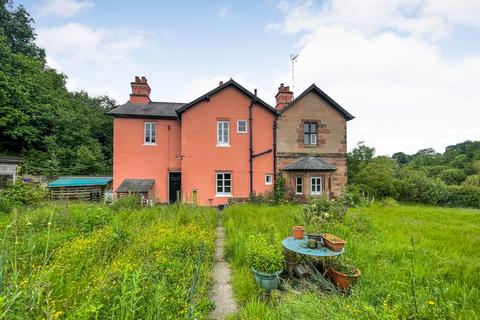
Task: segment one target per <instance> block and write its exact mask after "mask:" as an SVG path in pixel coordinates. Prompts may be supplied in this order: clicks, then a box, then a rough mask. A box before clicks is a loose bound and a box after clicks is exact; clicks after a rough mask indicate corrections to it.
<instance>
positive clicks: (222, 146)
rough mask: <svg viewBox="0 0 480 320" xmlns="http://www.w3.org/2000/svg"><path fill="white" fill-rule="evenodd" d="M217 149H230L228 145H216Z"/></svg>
mask: <svg viewBox="0 0 480 320" xmlns="http://www.w3.org/2000/svg"><path fill="white" fill-rule="evenodd" d="M217 147H218V148H230V145H229V144H217Z"/></svg>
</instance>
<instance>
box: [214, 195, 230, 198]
mask: <svg viewBox="0 0 480 320" xmlns="http://www.w3.org/2000/svg"><path fill="white" fill-rule="evenodd" d="M215 198H233V196H232V195H231V194H216V195H215Z"/></svg>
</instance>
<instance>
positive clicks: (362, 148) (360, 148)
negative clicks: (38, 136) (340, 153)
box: [347, 141, 375, 182]
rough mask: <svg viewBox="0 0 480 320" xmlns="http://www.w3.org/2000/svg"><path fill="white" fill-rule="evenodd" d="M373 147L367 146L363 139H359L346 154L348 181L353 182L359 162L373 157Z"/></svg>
mask: <svg viewBox="0 0 480 320" xmlns="http://www.w3.org/2000/svg"><path fill="white" fill-rule="evenodd" d="M374 155H375V149H374V148H370V147H367V146H366V145H365V143H364V142H363V141H360V142H359V143H358V144H357V146H356V147H355V149H353V150H352V151H351V152H349V153H348V154H347V168H348V181H349V182H353V181H354V180H355V176H356V174H357V173H358V170H359V169H360V164H362V163H365V162H368V161H370V160H371V159H373V156H374Z"/></svg>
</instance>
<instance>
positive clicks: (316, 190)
mask: <svg viewBox="0 0 480 320" xmlns="http://www.w3.org/2000/svg"><path fill="white" fill-rule="evenodd" d="M310 194H313V195H319V194H322V178H321V177H311V178H310Z"/></svg>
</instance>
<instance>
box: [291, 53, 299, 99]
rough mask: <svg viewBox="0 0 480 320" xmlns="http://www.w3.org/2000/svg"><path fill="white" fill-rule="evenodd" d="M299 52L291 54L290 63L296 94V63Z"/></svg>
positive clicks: (293, 87) (293, 88)
mask: <svg viewBox="0 0 480 320" xmlns="http://www.w3.org/2000/svg"><path fill="white" fill-rule="evenodd" d="M298 55H299V53H292V54H290V63H291V64H292V91H293V94H294V95H295V63H296V62H297V58H298Z"/></svg>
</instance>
